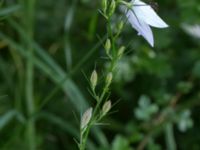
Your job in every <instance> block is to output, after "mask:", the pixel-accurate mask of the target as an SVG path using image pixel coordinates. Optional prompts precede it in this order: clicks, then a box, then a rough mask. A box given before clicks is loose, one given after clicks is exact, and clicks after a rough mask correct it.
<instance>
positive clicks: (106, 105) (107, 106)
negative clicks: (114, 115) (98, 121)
mask: <svg viewBox="0 0 200 150" xmlns="http://www.w3.org/2000/svg"><path fill="white" fill-rule="evenodd" d="M110 109H111V101H110V100H109V101H107V102H105V103H104V105H103V107H102V113H103V114H102V115H103V116H104V115H106V114H107V113H108V112H109V110H110Z"/></svg>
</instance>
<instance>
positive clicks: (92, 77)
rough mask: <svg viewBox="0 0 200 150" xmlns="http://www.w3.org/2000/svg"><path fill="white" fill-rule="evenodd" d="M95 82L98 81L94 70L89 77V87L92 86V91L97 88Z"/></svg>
mask: <svg viewBox="0 0 200 150" xmlns="http://www.w3.org/2000/svg"><path fill="white" fill-rule="evenodd" d="M97 81H98V75H97V72H96V70H94V71H93V72H92V74H91V77H90V83H91V86H92V89H93V90H94V89H95V87H96V86H97Z"/></svg>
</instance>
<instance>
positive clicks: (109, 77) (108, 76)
mask: <svg viewBox="0 0 200 150" xmlns="http://www.w3.org/2000/svg"><path fill="white" fill-rule="evenodd" d="M112 78H113V75H112V73H111V72H110V73H108V75H107V77H106V86H107V87H108V86H110V84H111V82H112Z"/></svg>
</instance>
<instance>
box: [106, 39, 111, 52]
mask: <svg viewBox="0 0 200 150" xmlns="http://www.w3.org/2000/svg"><path fill="white" fill-rule="evenodd" d="M110 49H111V41H110V39H107V40H106V43H105V50H106V54H107V55H109V53H110Z"/></svg>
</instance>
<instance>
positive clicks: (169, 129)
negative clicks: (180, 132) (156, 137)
mask: <svg viewBox="0 0 200 150" xmlns="http://www.w3.org/2000/svg"><path fill="white" fill-rule="evenodd" d="M165 135H166V145H167V150H176V142H175V139H174V131H173V124H172V123H168V124H167V125H166V128H165Z"/></svg>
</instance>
